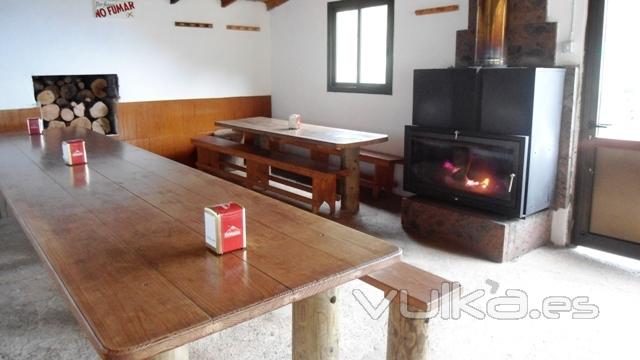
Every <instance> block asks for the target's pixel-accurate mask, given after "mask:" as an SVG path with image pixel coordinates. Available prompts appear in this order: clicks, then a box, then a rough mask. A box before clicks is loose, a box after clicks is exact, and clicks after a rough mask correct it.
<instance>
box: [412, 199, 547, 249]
mask: <svg viewBox="0 0 640 360" xmlns="http://www.w3.org/2000/svg"><path fill="white" fill-rule="evenodd" d="M402 226H403V227H404V228H405V230H407V231H408V232H409V233H411V234H412V235H415V236H417V237H419V239H421V240H423V241H426V242H428V241H429V240H438V241H446V242H451V243H454V244H457V245H459V246H461V247H463V248H465V249H467V250H469V251H470V252H471V253H473V254H476V255H478V256H480V257H483V258H485V259H488V260H491V261H495V262H508V261H511V260H513V259H515V258H517V257H519V256H521V255H524V254H526V253H528V252H529V251H531V250H533V249H536V248H538V247H540V246H542V245H543V244H545V243H546V242H548V241H549V238H550V236H551V213H550V211H549V210H545V211H542V212H539V213H537V214H534V215H531V216H528V217H527V218H526V219H505V218H502V217H500V216H492V215H487V214H486V213H482V212H478V211H474V210H467V209H462V208H459V207H454V206H451V205H446V204H443V203H440V202H437V201H435V200H427V199H423V198H420V197H409V198H405V199H403V201H402Z"/></svg>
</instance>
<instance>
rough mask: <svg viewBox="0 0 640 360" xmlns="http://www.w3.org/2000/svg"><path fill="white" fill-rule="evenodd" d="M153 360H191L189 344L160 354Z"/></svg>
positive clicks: (152, 359)
mask: <svg viewBox="0 0 640 360" xmlns="http://www.w3.org/2000/svg"><path fill="white" fill-rule="evenodd" d="M151 360H189V344H186V345H182V346H180V347H178V348H175V349H173V350H169V351H167V352H163V353H162V354H158V355H156V356H154V357H152V358H151Z"/></svg>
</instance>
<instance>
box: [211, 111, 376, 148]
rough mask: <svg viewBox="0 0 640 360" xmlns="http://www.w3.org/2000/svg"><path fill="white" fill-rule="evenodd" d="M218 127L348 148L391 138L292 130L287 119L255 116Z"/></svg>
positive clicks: (220, 123) (352, 132)
mask: <svg viewBox="0 0 640 360" xmlns="http://www.w3.org/2000/svg"><path fill="white" fill-rule="evenodd" d="M216 125H217V126H221V127H226V128H229V129H233V130H237V131H244V132H250V133H254V134H259V135H268V136H271V137H276V138H282V139H288V140H294V141H304V142H308V143H311V144H316V145H322V146H326V147H332V148H336V149H346V148H354V147H362V146H365V145H371V144H377V143H383V142H386V141H388V140H389V136H388V135H384V134H376V133H370V132H363V131H355V130H347V129H340V128H333V127H328V126H320V125H313V124H307V123H304V122H303V123H302V129H300V130H290V129H289V122H288V121H287V120H280V119H272V118H267V117H255V118H247V119H239V120H224V121H216Z"/></svg>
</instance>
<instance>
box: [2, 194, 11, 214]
mask: <svg viewBox="0 0 640 360" xmlns="http://www.w3.org/2000/svg"><path fill="white" fill-rule="evenodd" d="M6 217H9V211H8V210H7V201H6V200H5V199H4V196H2V193H0V219H1V218H6Z"/></svg>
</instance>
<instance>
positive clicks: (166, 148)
mask: <svg viewBox="0 0 640 360" xmlns="http://www.w3.org/2000/svg"><path fill="white" fill-rule="evenodd" d="M30 116H39V111H38V109H37V108H30V109H12V110H0V133H2V132H13V131H25V132H26V126H27V125H26V118H27V117H30ZM256 116H265V117H270V116H271V96H268V95H267V96H246V97H230V98H212V99H187V100H163V101H146V102H129V103H119V104H118V113H117V117H118V122H117V131H118V135H115V136H114V137H115V138H116V139H118V140H122V141H126V142H127V143H129V144H132V145H135V146H138V147H141V148H144V149H146V150H149V151H151V152H154V153H156V154H158V155H162V156H165V157H168V158H170V159H173V160H177V161H180V162H182V163H184V164H187V165H193V164H195V148H194V147H193V145H191V138H192V137H194V136H197V135H202V134H208V133H211V132H213V131H214V130H215V128H216V125H215V123H216V121H218V120H233V119H240V118H247V117H256Z"/></svg>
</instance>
